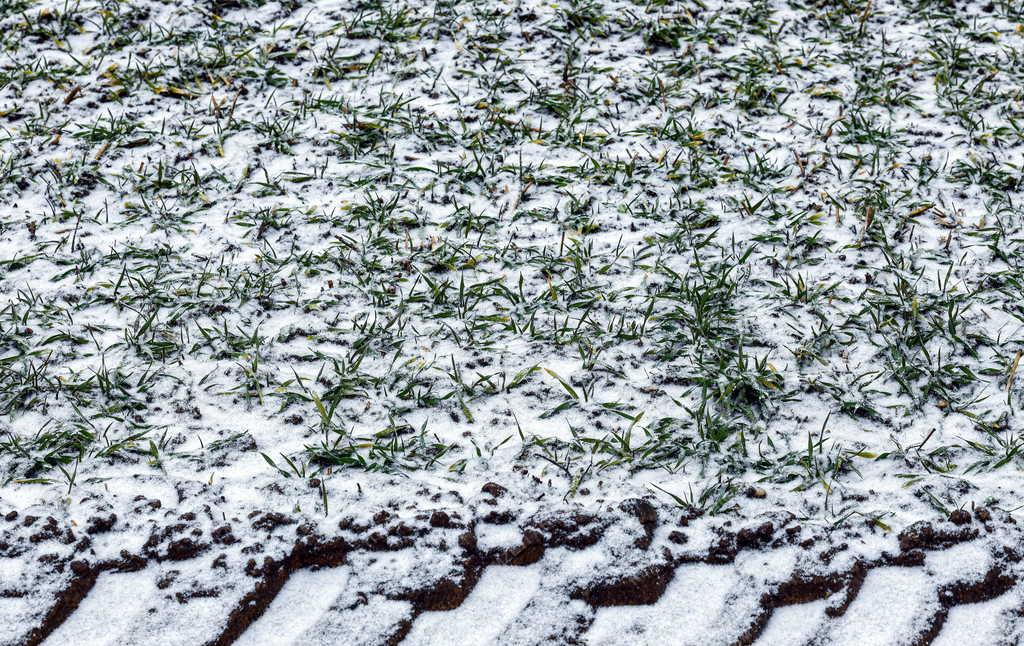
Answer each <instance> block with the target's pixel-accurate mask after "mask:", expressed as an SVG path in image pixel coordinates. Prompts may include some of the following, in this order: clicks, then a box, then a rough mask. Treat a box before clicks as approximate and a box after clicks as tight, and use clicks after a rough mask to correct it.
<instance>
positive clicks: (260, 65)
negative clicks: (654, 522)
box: [0, 0, 1024, 614]
mask: <svg viewBox="0 0 1024 646" xmlns="http://www.w3.org/2000/svg"><path fill="white" fill-rule="evenodd" d="M1022 23H1024V14H1022V9H1021V6H1020V4H1019V3H1016V2H1011V1H1006V0H999V1H992V2H988V3H982V2H968V3H953V2H947V1H945V0H917V1H914V2H896V1H892V0H880V1H871V0H835V1H825V0H773V1H768V0H750V1H748V2H726V1H724V0H684V1H682V2H663V1H660V0H653V1H650V2H634V1H627V0H623V1H619V0H569V1H566V2H558V3H542V2H534V1H521V2H498V1H488V0H479V1H466V2H455V1H451V0H441V1H437V2H430V3H421V2H403V1H401V0H360V1H358V2H334V1H330V0H309V1H304V0H281V1H279V2H266V1H264V0H190V1H186V2H176V3H166V2H158V1H150V0H137V1H134V2H131V3H126V2H117V1H114V0H99V1H95V0H79V1H74V2H64V1H63V0H60V1H58V0H9V1H8V2H6V3H4V5H3V7H2V8H0V44H2V49H3V57H2V59H0V203H2V206H0V215H2V217H0V482H2V483H3V485H2V488H0V501H2V503H3V505H4V509H7V508H11V509H18V510H23V511H24V510H26V509H38V510H41V511H40V513H44V514H58V515H60V516H61V517H62V518H64V517H66V518H69V519H71V520H73V521H74V522H75V523H77V524H79V525H82V526H84V525H85V524H86V523H87V522H89V519H90V518H92V517H94V516H96V515H97V514H114V515H115V516H118V517H119V518H120V519H121V521H122V523H123V522H124V521H125V518H126V514H131V510H132V509H133V508H134V507H135V506H137V505H138V501H136V500H135V497H136V496H141V497H143V499H145V500H156V501H157V502H158V503H159V504H162V505H164V506H165V508H166V509H175V510H177V509H178V508H179V507H181V508H182V511H185V510H187V509H190V508H191V507H192V506H195V505H199V504H206V505H207V506H208V515H209V516H210V517H213V516H216V515H220V516H222V517H223V518H227V517H229V516H244V515H245V514H246V513H248V512H249V511H250V510H254V509H261V508H273V509H278V510H285V511H294V512H296V513H302V514H308V515H310V516H317V517H327V516H330V515H331V514H333V513H335V512H337V510H339V509H345V510H355V511H354V512H353V513H355V514H356V515H359V514H365V515H366V516H367V518H368V517H370V516H371V515H372V514H373V513H375V512H376V510H378V509H380V508H382V507H389V508H391V509H397V508H399V507H403V508H408V505H410V504H416V503H417V501H421V502H423V503H426V501H428V500H432V501H433V502H435V503H436V502H437V501H439V500H441V501H443V504H444V505H450V506H458V505H460V504H463V503H464V502H466V501H467V500H470V501H471V500H472V497H473V496H478V495H480V494H479V493H478V492H479V491H480V486H481V485H482V484H484V483H487V482H493V483H497V484H499V485H500V486H501V487H502V488H503V489H504V490H508V491H509V492H510V493H509V495H510V496H512V497H514V498H515V499H516V500H529V501H531V503H530V504H531V505H533V507H531V509H543V508H544V507H545V506H549V507H553V506H562V505H569V506H577V507H580V508H586V509H596V508H599V507H602V506H605V505H608V504H617V503H618V502H619V501H620V500H623V499H626V498H631V497H637V496H643V495H647V496H648V497H652V498H653V497H656V498H659V499H660V500H661V501H662V504H664V505H676V504H678V505H680V506H683V507H687V508H693V509H697V510H699V511H702V512H705V513H708V514H714V515H727V516H733V517H734V516H740V517H751V516H755V515H760V514H764V513H769V512H771V513H774V512H778V511H780V510H785V511H788V512H790V513H792V514H795V515H796V516H797V517H799V518H802V519H806V521H807V522H810V523H812V524H816V525H821V526H826V527H828V526H837V525H839V524H842V523H844V522H848V521H850V520H851V519H856V520H858V521H859V520H861V519H864V520H867V521H868V522H871V523H873V524H874V525H875V526H876V527H877V528H878V529H879V530H880V531H881V530H888V529H889V528H895V529H899V528H902V527H904V526H906V525H908V524H909V523H911V522H912V521H914V520H917V519H919V518H922V517H925V516H928V515H933V514H935V513H942V514H947V513H949V512H951V511H954V510H956V509H959V508H965V507H966V508H969V507H971V506H974V505H982V504H984V505H986V506H989V507H1003V508H1006V509H1012V508H1015V507H1016V504H1015V502H1014V499H1013V497H1012V496H1011V495H1010V494H1011V492H1013V491H1016V490H1018V489H1019V487H1020V486H1021V484H1024V483H1022V481H1021V478H1020V475H1019V470H1020V457H1019V455H1018V453H1019V449H1020V447H1021V446H1022V442H1024V439H1022V437H1021V433H1020V422H1019V418H1018V417H1017V414H1018V413H1017V412H1016V411H1017V410H1018V408H1019V400H1020V399H1021V396H1022V392H1021V391H1022V389H1024V378H1021V377H1019V376H1018V374H1017V372H1018V367H1019V364H1020V359H1021V352H1022V350H1024V343H1022V333H1021V325H1022V321H1024V306H1022V303H1024V281H1022V279H1021V275H1022V274H1021V262H1022V260H1024V246H1022V245H1024V242H1022V241H1024V237H1022V225H1024V219H1022V218H1024V213H1022V211H1021V196H1022V182H1024V171H1022V164H1024V160H1022V154H1021V152H1022V143H1024V142H1022V137H1024V131H1022V129H1021V124H1022V112H1024V110H1022V103H1021V101H1022V96H1021V90H1020V88H1021V87H1022V86H1024V57H1022V54H1021V52H1022V51H1024V34H1022V28H1021V24H1022ZM495 513H499V512H497V511H495ZM128 526H131V524H130V523H128ZM139 531H140V532H142V530H139ZM145 537H146V533H145V532H142V533H140V534H138V536H137V538H138V541H137V542H139V543H141V542H142V541H143V540H145ZM491 539H492V543H493V544H495V545H496V544H499V543H500V542H501V540H503V539H502V537H501V536H498V535H497V533H496V534H494V535H492V537H491ZM124 540H127V541H131V540H133V539H131V538H128V537H126V538H125V539H124ZM96 543H97V548H102V545H101V543H102V541H100V540H97V541H96ZM5 567H6V566H5ZM398 614H400V613H398Z"/></svg>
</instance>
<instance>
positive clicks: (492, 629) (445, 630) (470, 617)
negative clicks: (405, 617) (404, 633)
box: [403, 565, 541, 646]
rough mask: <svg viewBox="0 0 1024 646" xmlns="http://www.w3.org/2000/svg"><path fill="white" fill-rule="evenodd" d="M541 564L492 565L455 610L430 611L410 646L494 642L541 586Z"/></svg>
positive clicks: (418, 625)
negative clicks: (521, 565)
mask: <svg viewBox="0 0 1024 646" xmlns="http://www.w3.org/2000/svg"><path fill="white" fill-rule="evenodd" d="M540 574H541V572H540V567H539V566H537V565H534V566H529V567H509V566H502V565H492V566H491V567H489V568H487V569H486V570H484V573H483V575H482V576H481V577H480V580H479V581H478V582H477V584H476V587H474V588H473V592H472V593H471V594H470V595H469V597H468V598H467V599H466V600H465V601H464V602H463V603H462V605H460V606H459V607H458V608H456V609H455V610H451V611H447V612H426V613H423V614H422V615H420V617H419V618H418V619H417V620H416V623H415V624H413V629H412V632H410V633H409V636H408V637H407V638H406V639H405V641H404V642H403V643H404V644H407V645H408V646H442V645H443V644H451V643H454V642H458V643H460V644H466V645H467V646H476V645H479V646H486V645H487V644H493V643H494V642H495V640H496V639H497V638H498V637H499V636H500V635H501V634H502V632H503V631H504V630H505V628H506V626H508V624H509V623H511V622H512V620H513V619H515V617H516V615H518V614H519V613H520V612H521V611H522V610H523V608H525V607H526V605H527V604H528V603H529V602H530V600H531V599H532V598H533V596H534V595H535V594H536V592H537V590H538V588H539V587H540Z"/></svg>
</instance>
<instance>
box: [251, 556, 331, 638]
mask: <svg viewBox="0 0 1024 646" xmlns="http://www.w3.org/2000/svg"><path fill="white" fill-rule="evenodd" d="M348 578H349V569H348V568H345V567H339V568H325V569H322V570H316V571H309V570H302V571H299V572H296V573H295V574H293V575H292V576H291V577H289V579H288V582H287V583H285V585H284V588H282V589H281V591H280V592H279V593H278V594H277V596H276V597H275V598H274V601H273V603H271V604H270V607H269V608H267V610H266V612H264V613H263V616H261V617H260V618H259V619H258V620H257V621H256V623H254V624H253V625H252V626H250V627H249V629H248V630H246V631H245V632H244V633H243V634H242V636H241V637H239V638H238V640H236V641H235V644H237V645H238V646H258V645H259V644H271V643H273V644H282V646H283V645H285V644H301V643H303V642H304V639H303V634H304V633H305V632H306V631H308V630H309V629H310V628H312V627H313V626H314V625H315V624H316V622H317V621H318V620H319V619H320V617H321V616H323V615H324V614H325V613H326V612H327V611H328V610H329V609H330V608H331V605H332V604H333V602H334V600H335V598H336V597H337V596H338V594H339V593H340V591H341V589H342V588H344V587H345V583H346V582H347V581H348Z"/></svg>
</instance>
